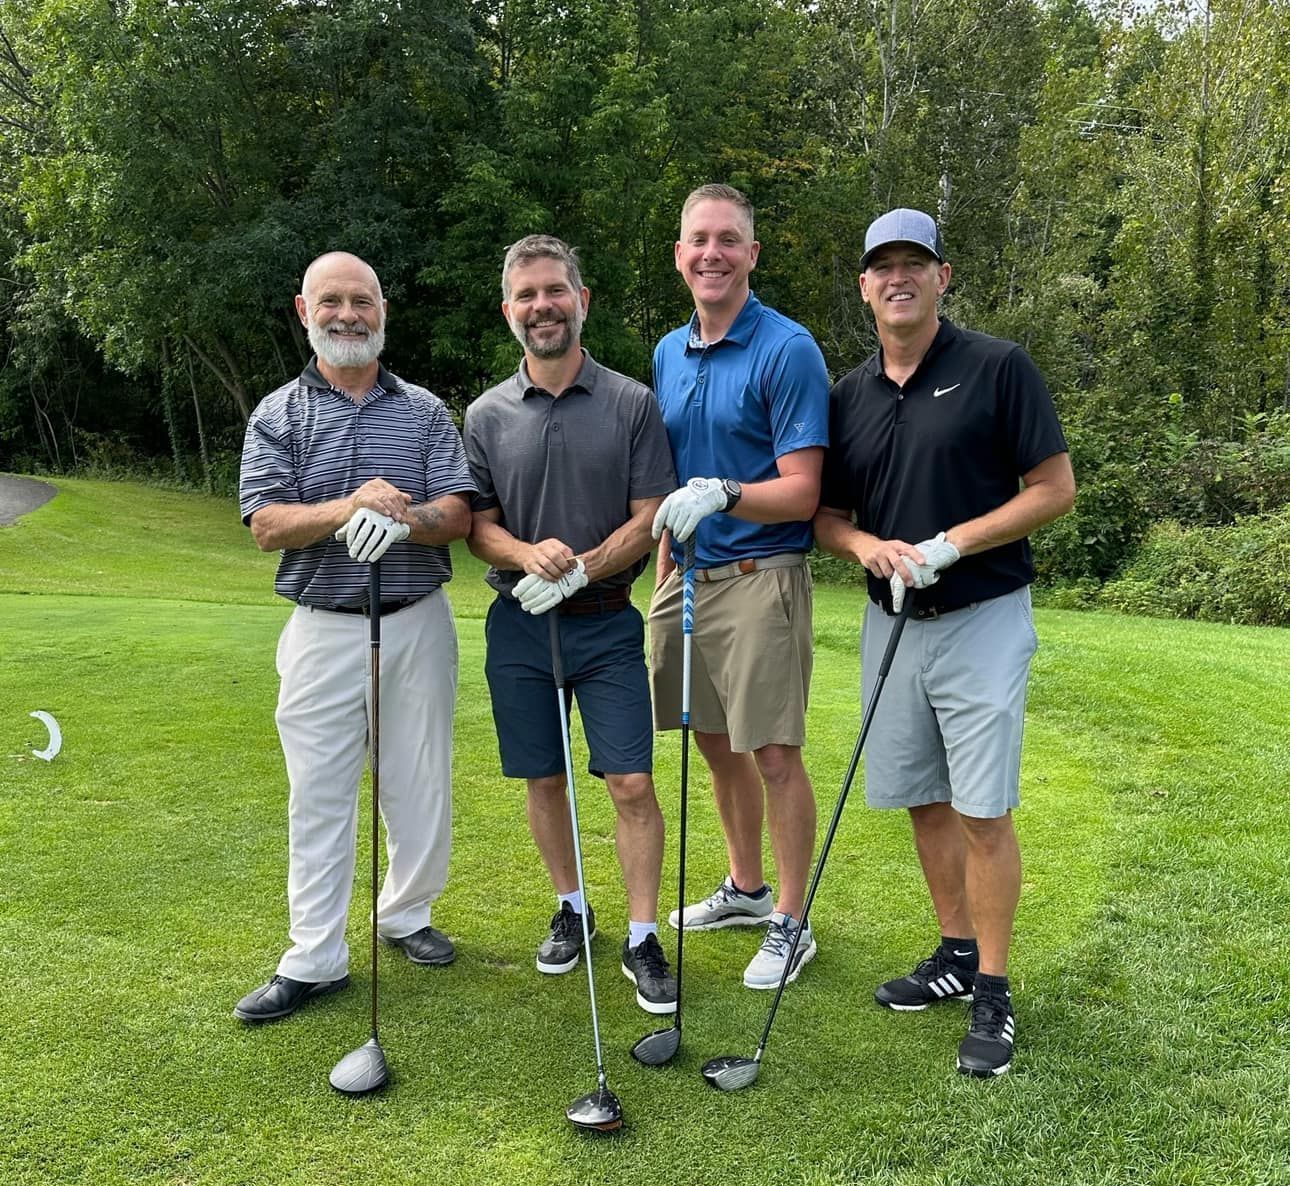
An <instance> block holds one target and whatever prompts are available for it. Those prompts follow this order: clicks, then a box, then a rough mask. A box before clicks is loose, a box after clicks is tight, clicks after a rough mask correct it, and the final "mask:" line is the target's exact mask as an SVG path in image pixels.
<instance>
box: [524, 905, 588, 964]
mask: <svg viewBox="0 0 1290 1186" xmlns="http://www.w3.org/2000/svg"><path fill="white" fill-rule="evenodd" d="M587 934H589V935H590V936H591V937H592V938H593V939H594V938H595V937H596V912H595V911H594V910H592V908H591V904H590V903H588V904H587ZM581 952H582V915H581V914H578V913H576V912H575V911H574V909H573V907H572V906H570V905H569V903H568V902H561V903H560V909H559V910H557V911H556V912H555V917H554V918H553V919H551V933H550V934H549V935H548V936H547V937H546V938H545V939H544V940H543V941H542V946H541V947H539V948H538V953H537V969H538V971H539V972H545V973H546V974H547V975H548V976H558V975H559V974H560V973H561V972H568V971H570V970H571V969H573V968H576V967H577V966H578V956H579V955H580V954H581Z"/></svg>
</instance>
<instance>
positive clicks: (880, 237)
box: [860, 207, 945, 272]
mask: <svg viewBox="0 0 1290 1186" xmlns="http://www.w3.org/2000/svg"><path fill="white" fill-rule="evenodd" d="M888 243H911V244H913V246H915V247H921V248H922V249H923V250H924V251H930V252H931V253H932V254H933V255H934V256H935V257H936V258H937V259H938V260H939V261H940V262H941V263H944V262H945V244H944V243H942V242H941V230H940V227H938V226H937V225H936V223H935V221H934V220H933V218H932V216H931V215H930V214H924V213H923V212H922V211H921V210H906V209H904V208H903V207H902V208H901V209H899V210H888V211H887V213H886V214H880V215H879V216H878V217H877V218H875V219H874V220H873V222H871V223H870V224H869V229H868V230H867V231H865V233H864V255H862V256H861V257H860V270H861V271H862V272H863V271H864V270H865V268H867V267H868V266H869V259H870V257H871V256H872V255H873V253H874V252H875V251H877V250H878V248H879V247H886V246H887V244H888Z"/></svg>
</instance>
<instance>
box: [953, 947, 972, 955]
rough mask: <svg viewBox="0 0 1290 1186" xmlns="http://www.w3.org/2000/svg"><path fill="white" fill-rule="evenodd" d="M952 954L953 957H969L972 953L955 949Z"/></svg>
mask: <svg viewBox="0 0 1290 1186" xmlns="http://www.w3.org/2000/svg"><path fill="white" fill-rule="evenodd" d="M954 954H955V955H971V954H972V953H971V952H970V951H959V949H958V948H957V947H956V948H955V949H954Z"/></svg>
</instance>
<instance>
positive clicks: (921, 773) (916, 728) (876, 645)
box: [860, 587, 1039, 819]
mask: <svg viewBox="0 0 1290 1186" xmlns="http://www.w3.org/2000/svg"><path fill="white" fill-rule="evenodd" d="M894 622H895V618H893V617H890V616H888V615H887V614H886V613H884V612H883V611H882V609H881V608H880V607H878V606H876V605H874V604H873V603H872V602H870V603H869V605H868V608H867V609H866V610H865V618H864V632H863V635H862V638H861V644H860V659H861V673H862V680H861V693H862V696H863V699H864V703H865V704H868V702H869V697H870V696H871V695H872V693H873V686H874V684H875V682H876V681H877V678H878V665H879V663H880V662H881V660H882V653H883V650H884V649H885V647H886V645H887V639H888V637H889V636H890V634H891V628H892V624H893V623H894ZM1038 645H1039V640H1038V639H1037V638H1036V636H1035V623H1034V617H1033V616H1032V614H1031V610H1030V589H1029V588H1028V587H1023V588H1021V589H1018V590H1016V591H1015V592H1013V593H1006V594H1004V595H1003V596H1002V597H994V598H991V599H990V600H989V601H981V602H975V603H974V604H972V605H970V606H965V607H964V608H963V609H958V610H954V611H953V612H952V613H948V614H945V615H944V616H943V617H940V618H931V619H928V620H926V621H919V620H918V619H916V618H911V619H910V620H909V622H908V623H907V624H906V626H905V633H904V635H903V636H902V637H901V640H900V646H899V647H898V648H897V650H896V657H895V659H894V660H893V662H892V665H891V673H890V674H889V675H888V676H887V682H886V684H885V685H884V687H883V690H882V699H881V701H880V702H879V704H878V710H877V712H876V713H875V714H874V719H873V726H872V728H871V731H870V734H869V738H868V741H867V742H866V743H865V766H864V769H865V799H866V801H867V802H868V804H869V806H870V807H921V806H924V805H926V804H928V803H950V804H952V805H953V806H954V809H955V810H956V811H958V812H960V813H961V814H963V815H970V816H975V817H977V818H980V819H995V818H997V817H999V816H1002V815H1005V814H1007V813H1008V812H1009V811H1011V810H1012V809H1013V808H1015V807H1017V806H1018V805H1019V803H1020V802H1021V795H1020V781H1021V734H1022V726H1023V724H1024V720H1025V712H1026V681H1027V678H1028V676H1029V673H1030V660H1031V657H1032V656H1033V655H1034V653H1035V651H1036V649H1037V648H1038Z"/></svg>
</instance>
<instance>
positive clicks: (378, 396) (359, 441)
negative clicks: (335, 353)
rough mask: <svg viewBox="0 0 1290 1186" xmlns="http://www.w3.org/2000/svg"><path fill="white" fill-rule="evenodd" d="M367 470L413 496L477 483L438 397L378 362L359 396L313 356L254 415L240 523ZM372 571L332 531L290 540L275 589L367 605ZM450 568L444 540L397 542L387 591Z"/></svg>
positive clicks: (344, 484)
mask: <svg viewBox="0 0 1290 1186" xmlns="http://www.w3.org/2000/svg"><path fill="white" fill-rule="evenodd" d="M371 478H384V479H385V480H386V481H388V482H391V483H393V484H394V485H395V486H397V487H398V488H399V489H400V490H402V491H404V493H406V494H410V495H411V496H412V501H413V503H414V504H416V503H422V502H430V501H432V500H434V499H436V498H439V497H441V496H442V495H445V494H462V495H467V496H469V495H471V494H473V493H474V489H475V486H474V483H473V482H472V481H471V480H470V472H469V471H468V469H467V468H466V457H465V453H464V451H463V450H462V447H461V437H460V436H458V434H457V430H456V428H454V427H453V423H452V420H451V419H450V418H449V416H448V410H447V409H446V408H445V407H444V406H443V403H442V402H441V401H440V400H439V399H438V398H437V397H436V396H434V395H431V394H430V392H428V391H427V390H426V389H425V388H424V387H417V386H416V385H415V384H413V383H407V382H404V381H403V380H402V379H399V378H398V377H397V376H395V375H392V374H390V372H389V371H387V370H386V369H385V367H383V366H382V367H380V368H379V370H378V373H377V379H376V386H375V387H373V388H372V390H371V391H369V392H368V393H367V395H365V396H364V397H363V399H362V400H361V401H359V402H357V403H355V401H354V400H352V399H350V398H349V396H348V395H346V394H345V393H344V392H343V391H337V390H336V389H335V388H334V387H332V385H331V384H330V383H328V382H327V380H326V379H324V378H323V376H322V374H321V373H320V372H319V370H318V366H317V361H316V360H311V361H310V363H309V365H308V366H307V367H306V368H305V370H304V373H303V374H302V375H301V376H300V377H299V378H297V379H292V380H291V382H290V383H285V384H283V385H282V386H281V387H279V388H278V389H277V391H274V392H273V393H271V394H270V395H267V396H265V398H264V399H263V400H262V401H261V403H260V405H259V407H257V408H256V409H255V411H254V412H253V413H252V414H251V420H250V423H249V424H248V425H247V426H246V440H245V443H244V445H243V449H242V475H241V488H240V501H241V511H242V522H243V523H250V521H251V516H252V515H254V514H255V512H256V511H258V510H261V509H262V508H263V507H266V506H270V505H273V504H275V503H318V502H327V501H328V500H330V499H333V498H344V497H345V496H346V495H349V494H352V493H353V492H354V491H355V490H356V489H357V488H358V487H359V486H361V485H362V484H363V483H364V482H366V481H368V480H369V479H371ZM367 570H368V566H367V565H366V564H359V563H358V562H357V561H354V560H351V559H350V558H349V552H348V551H347V550H346V547H345V545H344V544H342V543H338V542H336V540H334V539H332V538H330V537H328V538H327V539H322V540H319V541H318V542H317V543H313V544H310V545H309V546H308V547H305V548H287V549H285V550H284V551H283V553H282V560H281V562H280V563H279V565H278V575H277V578H276V580H275V582H274V588H275V589H276V591H277V592H278V593H280V594H281V595H282V596H283V597H286V598H289V599H290V600H292V601H295V602H298V603H299V604H301V605H312V606H317V607H319V608H322V609H327V608H331V607H335V606H341V607H348V608H354V607H356V606H361V605H364V604H366V601H367ZM451 577H452V560H451V559H450V557H449V554H448V549H447V548H446V547H443V546H431V545H426V544H414V543H411V542H410V541H409V542H404V543H401V544H395V545H394V547H392V548H391V549H390V550H389V551H388V552H386V554H385V556H384V557H383V559H382V560H381V595H382V597H383V599H385V600H387V601H395V600H400V599H403V598H408V597H421V596H424V595H425V594H426V593H429V592H431V591H432V590H434V589H437V588H438V587H439V586H440V585H442V584H444V582H446V581H448V580H450V579H451Z"/></svg>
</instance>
